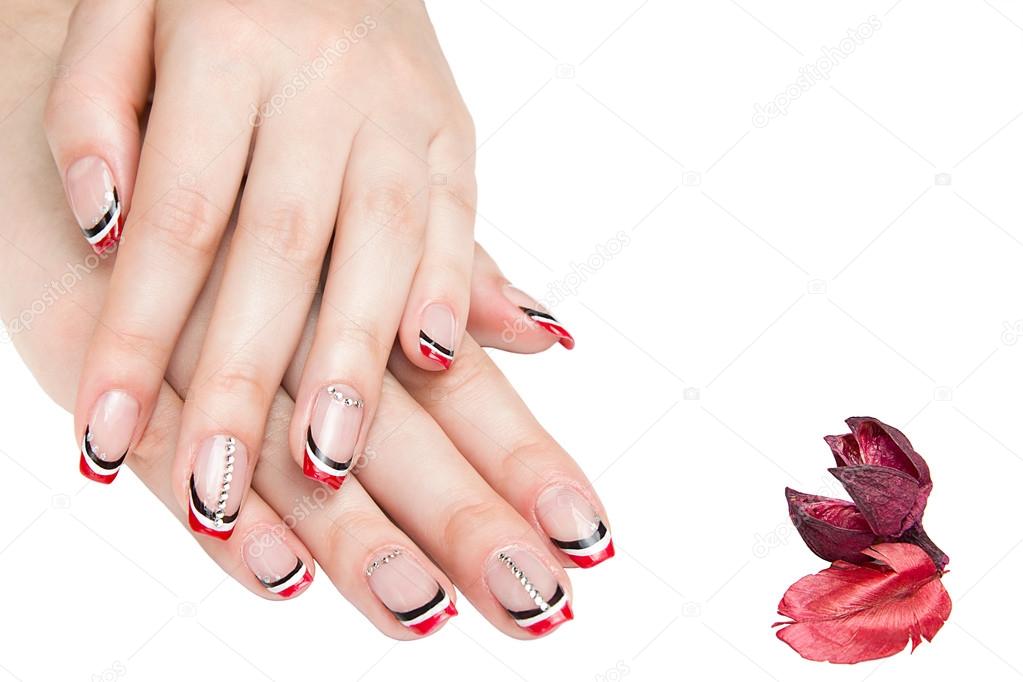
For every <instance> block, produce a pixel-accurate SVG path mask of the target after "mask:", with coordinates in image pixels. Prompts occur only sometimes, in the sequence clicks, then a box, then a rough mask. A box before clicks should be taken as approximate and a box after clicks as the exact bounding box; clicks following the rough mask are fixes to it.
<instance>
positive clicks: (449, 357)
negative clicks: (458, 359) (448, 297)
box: [419, 303, 455, 369]
mask: <svg viewBox="0 0 1023 682" xmlns="http://www.w3.org/2000/svg"><path fill="white" fill-rule="evenodd" d="M419 351H420V352H421V353H422V354H423V355H425V356H426V357H428V358H430V359H431V360H433V361H434V362H436V363H437V364H439V365H440V366H441V367H443V368H444V369H447V368H448V367H450V366H451V362H452V361H453V360H454V359H455V314H454V313H453V312H451V308H449V307H447V306H446V305H444V304H443V303H431V304H430V305H428V306H426V308H424V309H423V319H422V326H421V327H420V329H419Z"/></svg>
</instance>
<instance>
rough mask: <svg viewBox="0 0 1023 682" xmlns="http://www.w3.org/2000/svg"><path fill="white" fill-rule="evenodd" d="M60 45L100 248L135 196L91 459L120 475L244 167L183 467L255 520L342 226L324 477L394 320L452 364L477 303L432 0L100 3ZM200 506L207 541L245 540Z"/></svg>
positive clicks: (353, 430) (309, 438)
mask: <svg viewBox="0 0 1023 682" xmlns="http://www.w3.org/2000/svg"><path fill="white" fill-rule="evenodd" d="M61 60H62V63H63V64H64V69H65V70H64V71H63V73H62V77H61V78H59V79H57V80H56V81H55V86H54V88H53V91H52V93H51V95H50V99H49V102H48V105H47V116H46V121H47V123H46V129H47V134H48V138H49V141H50V146H51V149H52V151H53V155H54V157H55V159H56V160H57V165H58V167H59V169H60V171H61V174H62V176H63V177H64V178H65V189H66V192H67V195H68V197H69V200H70V204H71V206H72V208H73V210H74V212H75V215H76V217H77V219H78V221H79V224H80V225H81V226H82V228H83V229H84V230H85V231H86V234H87V237H89V239H90V241H91V242H92V243H93V245H94V246H99V247H100V248H101V249H102V248H104V247H106V246H108V245H110V244H112V242H113V241H114V239H115V238H116V237H117V236H118V235H119V234H120V229H121V227H120V226H121V223H122V222H123V221H124V217H125V215H129V207H130V215H129V217H128V219H127V222H126V224H125V235H126V238H125V240H124V241H123V244H122V245H121V247H120V248H119V249H118V254H117V264H116V267H115V268H114V272H113V276H112V280H111V286H110V291H109V292H108V293H107V295H106V298H105V305H104V307H103V310H102V312H101V313H100V314H99V322H98V324H97V326H96V331H95V333H94V335H93V336H92V339H91V342H90V344H89V346H88V347H89V351H88V354H87V358H86V360H85V364H84V369H83V372H82V375H81V379H80V382H81V383H80V386H79V391H78V395H77V399H76V405H75V410H74V413H75V424H76V435H77V438H78V440H79V442H80V443H81V444H82V447H83V450H84V451H86V455H87V456H86V457H85V459H84V460H83V461H85V462H86V464H87V468H86V469H83V472H84V473H86V474H87V475H90V476H91V477H93V478H96V479H97V480H102V481H107V482H109V481H111V480H113V476H112V475H111V472H115V471H116V467H117V465H118V463H119V462H120V461H121V460H122V458H123V457H124V456H125V455H126V454H127V453H128V451H129V449H130V447H131V443H133V442H137V440H138V438H139V437H140V436H141V434H142V433H143V431H144V429H145V427H146V424H147V422H148V421H149V418H150V415H151V413H152V410H153V407H154V405H155V399H156V397H157V395H158V391H159V387H160V385H161V382H162V380H163V377H164V375H165V373H166V370H167V367H168V363H169V361H170V357H171V355H172V353H173V352H174V349H175V344H176V342H177V340H178V339H179V337H180V335H181V332H182V329H183V327H184V324H185V321H186V319H187V317H188V315H189V314H190V312H191V310H192V308H193V305H194V304H195V301H196V300H197V298H198V296H199V294H200V292H201V291H202V288H203V287H204V286H205V283H206V281H207V277H208V275H209V273H210V268H211V266H212V264H213V260H214V256H215V254H216V252H217V249H218V246H219V245H220V244H221V243H223V242H224V239H223V237H224V232H225V229H226V226H227V224H228V222H229V216H230V215H231V214H232V210H233V207H234V205H235V199H236V196H237V195H238V193H239V186H240V184H241V182H242V178H243V176H245V177H246V180H245V188H244V193H243V194H242V197H241V201H240V208H239V215H238V226H239V229H237V230H236V231H235V233H234V239H233V240H232V241H231V245H230V250H229V254H228V256H227V260H226V265H225V270H224V273H223V277H222V281H221V283H220V286H219V289H218V295H217V303H216V306H215V308H214V309H213V312H212V314H211V318H210V320H209V324H208V328H205V334H204V339H203V341H202V349H201V351H200V353H199V365H198V367H197V368H196V371H195V379H194V380H193V381H192V382H191V383H190V385H189V391H188V394H187V398H188V399H187V400H186V403H185V409H184V412H183V415H182V420H181V424H182V426H181V433H180V435H179V437H178V439H177V441H178V448H177V452H176V457H175V462H176V464H175V472H176V473H178V472H185V477H186V479H189V478H191V479H193V480H194V486H193V487H194V488H195V497H196V499H197V500H199V501H200V502H203V503H204V504H201V505H199V506H200V507H202V506H206V508H207V509H208V510H209V511H210V512H211V513H213V514H216V512H218V511H219V512H222V513H223V514H222V515H223V517H224V518H226V519H231V518H233V516H234V514H235V513H236V512H237V511H238V509H239V506H240V502H241V496H242V494H243V493H244V490H245V488H246V485H247V480H248V477H249V476H248V472H250V471H251V469H252V467H253V466H254V464H255V460H256V459H257V458H258V455H259V448H258V446H259V443H260V441H261V440H262V434H263V430H264V427H265V421H266V417H267V413H268V409H269V406H270V402H271V399H272V397H273V395H274V391H275V389H276V387H277V386H278V385H279V384H280V382H281V378H282V376H283V374H284V371H285V369H286V367H287V365H288V363H289V361H290V360H291V358H292V356H293V354H294V351H295V349H296V347H297V344H298V341H299V337H300V333H301V330H302V326H303V323H304V321H305V319H306V317H307V314H308V311H309V306H310V304H311V302H312V300H313V296H314V292H316V291H317V289H318V288H319V287H320V279H321V269H322V268H323V262H324V256H325V254H326V252H327V248H328V245H329V243H330V242H331V237H332V235H334V239H333V248H332V250H331V253H330V266H329V269H328V271H327V272H326V273H325V275H324V277H323V279H324V283H323V296H322V305H323V308H324V310H325V311H326V313H327V314H325V315H323V316H321V317H320V322H319V325H318V327H317V329H316V332H315V335H314V338H313V341H312V344H311V347H310V348H309V350H308V362H306V364H305V366H304V369H303V371H302V375H301V379H300V382H299V386H298V388H297V389H296V393H295V397H296V409H295V412H294V417H293V420H292V426H291V433H292V436H291V439H290V441H289V442H290V445H291V449H292V453H293V454H294V456H295V457H296V458H297V459H298V460H299V461H302V462H303V469H304V471H305V472H306V474H307V475H308V476H310V477H311V478H314V479H317V480H322V481H324V482H327V483H329V484H331V485H333V486H335V487H339V486H340V484H341V482H342V481H343V480H344V478H345V474H346V473H347V470H348V468H349V467H350V465H351V461H352V457H353V456H354V454H355V453H356V452H359V451H361V450H362V449H363V448H364V446H365V443H366V437H367V434H368V429H369V424H370V423H371V422H372V420H373V416H374V414H375V411H376V409H377V403H378V396H379V392H380V385H381V377H382V376H383V371H384V366H385V364H386V361H387V357H388V353H389V351H390V348H391V346H392V343H393V340H394V338H395V334H397V337H398V340H399V342H400V345H401V347H402V348H403V349H404V351H405V353H406V355H407V357H408V359H409V361H410V362H411V363H412V364H414V365H415V366H417V367H420V368H422V369H425V370H437V369H441V368H446V367H448V366H449V365H450V362H451V360H452V358H453V357H454V353H455V351H456V350H457V348H458V346H459V344H460V341H459V339H460V338H461V334H462V329H463V328H464V327H465V325H466V321H467V319H468V317H469V312H468V300H469V283H470V273H471V268H472V265H471V264H472V255H473V251H472V248H473V247H472V222H473V216H474V210H473V206H474V204H475V181H474V177H473V159H474V149H475V147H474V141H473V132H472V125H471V121H470V119H469V117H468V114H467V113H466V111H465V107H464V105H463V104H462V102H461V99H460V97H459V95H458V92H457V89H456V88H455V86H454V82H453V79H452V77H451V74H450V73H449V71H448V68H447V65H446V63H445V61H444V58H443V55H442V54H441V51H440V48H439V46H438V45H437V43H436V39H435V36H434V34H433V31H432V28H431V26H430V24H429V20H428V18H427V16H426V13H425V10H424V9H423V7H422V6H421V5H420V4H419V3H407V2H397V3H394V2H391V3H386V4H385V3H376V2H368V1H365V2H347V3H336V2H326V1H325V0H320V1H318V2H310V3H305V4H304V5H303V6H302V10H301V11H295V9H294V6H293V5H292V4H291V3H284V2H272V1H270V0H265V1H263V2H255V3H246V4H245V5H244V6H240V5H237V4H236V3H232V2H228V1H226V0H186V1H182V2H165V1H161V0H146V1H145V2H142V3H141V4H140V3H138V2H137V0H104V1H103V2H99V1H96V0H86V1H83V2H80V3H79V4H78V6H77V8H76V10H75V13H74V15H73V17H72V20H71V22H70V27H69V32H68V37H67V40H66V42H65V45H64V50H63V53H62V57H61ZM150 63H155V64H156V73H155V82H156V89H155V93H154V95H153V105H152V110H151V111H150V112H149V117H148V127H147V130H146V134H145V139H144V142H143V141H142V138H141V136H140V135H141V134H140V129H139V126H138V123H137V122H138V120H139V118H140V116H142V115H143V114H144V112H145V109H146V102H147V96H148V93H149V90H150V84H151V81H152V78H151V75H152V74H150V73H149V64H150ZM211 103H212V104H213V105H212V106H211ZM250 152H251V160H249V157H250ZM136 164H137V165H136ZM136 170H137V179H136ZM246 173H247V176H246ZM339 195H340V199H339ZM335 226H336V232H335ZM505 296H506V298H507V299H509V300H510V301H511V302H512V303H513V304H514V305H516V306H518V309H516V310H515V312H514V314H513V315H511V314H510V315H508V317H515V318H520V319H522V320H526V322H525V324H526V328H527V329H528V330H529V331H531V332H537V333H542V330H546V331H547V332H550V333H551V334H554V335H556V336H557V338H559V339H560V340H561V341H562V343H563V344H564V345H566V346H571V345H572V343H573V342H572V340H571V337H570V336H569V335H568V333H567V332H566V331H564V328H563V327H561V326H560V325H559V324H558V323H557V322H556V320H554V319H553V318H551V317H549V316H548V315H546V313H544V312H542V311H541V310H539V306H538V305H537V304H535V303H534V302H533V301H532V299H530V298H528V297H526V296H525V295H524V294H521V292H517V291H516V290H513V289H507V290H506V291H505ZM332 389H333V390H332ZM334 396H341V400H342V402H341V403H338V402H335V401H334V400H333V397H334ZM228 439H230V440H228ZM228 442H230V448H229V449H230V450H231V454H232V466H233V467H234V471H233V475H234V477H235V481H236V483H235V484H234V485H233V486H232V488H231V490H230V491H229V494H228V497H227V499H226V500H224V501H223V502H224V504H220V502H222V500H220V499H219V496H220V494H221V489H220V487H219V485H217V484H216V482H215V481H214V480H213V478H215V476H213V474H212V473H210V472H211V469H210V467H209V466H208V463H209V462H210V461H211V458H213V459H215V458H216V456H217V455H216V453H217V452H219V451H220V450H221V449H222V448H223V447H226V446H225V443H228ZM89 463H93V464H95V466H91V467H89V466H88V465H89ZM203 517H204V515H203V514H197V515H196V517H195V519H196V522H195V524H194V526H193V527H194V529H195V530H196V531H197V532H203V533H209V534H212V535H214V536H216V537H225V536H226V535H227V534H229V532H230V522H224V521H223V520H222V522H221V523H220V524H219V525H218V524H213V525H210V524H208V523H205V522H204V521H203V520H202V519H203Z"/></svg>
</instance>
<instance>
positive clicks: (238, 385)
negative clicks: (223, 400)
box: [195, 361, 269, 413]
mask: <svg viewBox="0 0 1023 682" xmlns="http://www.w3.org/2000/svg"><path fill="white" fill-rule="evenodd" d="M259 377H260V371H259V368H258V367H257V366H255V365H252V364H246V363H239V362H237V361H232V362H231V363H230V364H228V365H227V366H225V367H222V368H221V369H219V370H217V371H216V372H214V373H213V374H211V375H210V376H209V377H207V378H206V379H205V380H204V381H203V382H202V385H201V386H196V387H195V389H196V390H197V391H201V392H202V393H203V394H205V395H208V396H211V397H212V399H213V400H216V398H217V396H230V397H231V402H232V403H233V404H236V405H238V404H242V405H249V406H252V407H253V409H257V410H260V411H265V410H264V408H265V407H267V406H268V405H269V391H268V390H267V389H266V387H265V386H264V385H263V382H262V381H261V380H260V378H259ZM260 413H262V412H260Z"/></svg>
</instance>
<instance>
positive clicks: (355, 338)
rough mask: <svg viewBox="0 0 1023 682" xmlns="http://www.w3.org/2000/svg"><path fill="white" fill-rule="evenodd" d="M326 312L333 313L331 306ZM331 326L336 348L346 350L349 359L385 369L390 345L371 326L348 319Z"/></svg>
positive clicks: (366, 365) (363, 364)
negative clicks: (360, 359)
mask: <svg viewBox="0 0 1023 682" xmlns="http://www.w3.org/2000/svg"><path fill="white" fill-rule="evenodd" d="M326 310H327V312H328V313H329V312H331V309H330V308H329V306H328V308H327V309H326ZM331 326H332V327H333V329H331V332H330V338H331V339H332V345H334V347H335V348H341V349H344V353H345V355H346V356H347V357H353V358H363V362H362V366H363V367H379V368H381V369H383V366H384V363H385V362H386V359H387V355H388V353H389V352H390V344H389V343H387V342H385V341H384V340H383V338H381V337H379V336H378V335H377V334H375V333H374V332H373V329H372V327H371V326H370V325H369V324H361V323H360V322H358V321H356V320H352V319H351V318H347V317H346V318H344V320H343V321H338V322H337V323H336V324H334V325H331Z"/></svg>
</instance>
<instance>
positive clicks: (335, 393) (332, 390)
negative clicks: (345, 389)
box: [327, 386, 362, 407]
mask: <svg viewBox="0 0 1023 682" xmlns="http://www.w3.org/2000/svg"><path fill="white" fill-rule="evenodd" d="M327 393H329V394H330V397H331V398H333V399H334V400H336V401H338V402H339V403H341V404H342V405H344V406H345V407H362V401H361V400H360V399H358V398H352V397H351V396H346V395H344V394H343V393H341V391H339V390H338V389H337V386H328V387H327Z"/></svg>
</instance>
